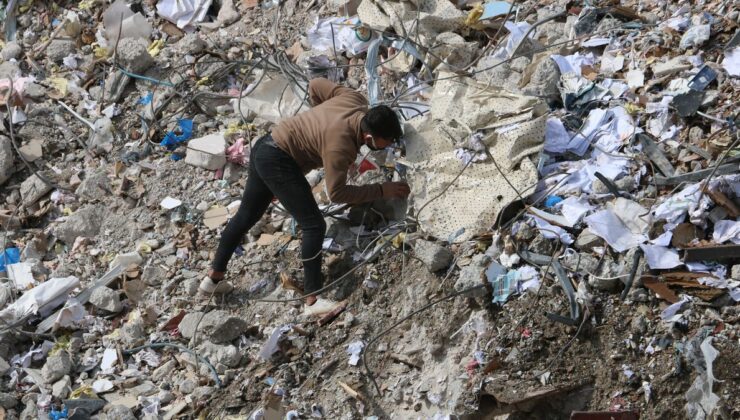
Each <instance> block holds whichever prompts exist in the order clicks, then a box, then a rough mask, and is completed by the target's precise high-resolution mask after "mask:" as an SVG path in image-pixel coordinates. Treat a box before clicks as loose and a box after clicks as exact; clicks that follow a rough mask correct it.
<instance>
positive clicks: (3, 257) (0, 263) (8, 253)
mask: <svg viewBox="0 0 740 420" xmlns="http://www.w3.org/2000/svg"><path fill="white" fill-rule="evenodd" d="M20 260H21V250H20V249H18V248H7V249H6V250H4V251H3V252H2V253H0V271H5V266H6V265H9V264H15V263H17V262H19V261H20Z"/></svg>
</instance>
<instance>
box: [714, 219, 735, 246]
mask: <svg viewBox="0 0 740 420" xmlns="http://www.w3.org/2000/svg"><path fill="white" fill-rule="evenodd" d="M712 240H714V242H716V243H718V244H722V243H725V242H727V241H730V242H732V243H734V244H740V222H739V221H734V220H720V221H719V222H717V223H715V224H714V233H712Z"/></svg>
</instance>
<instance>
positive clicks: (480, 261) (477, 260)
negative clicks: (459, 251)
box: [455, 254, 491, 296]
mask: <svg viewBox="0 0 740 420" xmlns="http://www.w3.org/2000/svg"><path fill="white" fill-rule="evenodd" d="M490 262H491V257H489V256H488V255H486V254H478V255H476V256H474V257H473V260H472V261H471V262H470V264H469V265H467V266H465V267H463V269H462V270H460V275H459V277H458V278H457V281H456V282H455V290H456V291H458V292H459V291H462V290H465V289H468V288H471V287H474V286H480V285H481V284H483V282H484V275H483V272H484V271H485V269H486V268H487V267H488V264H490ZM470 293H471V294H472V295H474V296H484V295H485V294H486V289H485V288H480V289H477V290H475V291H473V292H470Z"/></svg>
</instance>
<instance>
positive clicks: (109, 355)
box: [100, 349, 118, 372]
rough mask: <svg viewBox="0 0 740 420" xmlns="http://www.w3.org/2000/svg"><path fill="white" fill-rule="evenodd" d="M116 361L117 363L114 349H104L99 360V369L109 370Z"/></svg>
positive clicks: (116, 354)
mask: <svg viewBox="0 0 740 420" xmlns="http://www.w3.org/2000/svg"><path fill="white" fill-rule="evenodd" d="M116 363H118V353H117V352H116V349H105V351H103V360H102V361H101V362H100V369H101V370H102V371H104V372H107V371H110V370H111V369H112V368H113V366H115V365H116Z"/></svg>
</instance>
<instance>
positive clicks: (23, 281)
mask: <svg viewBox="0 0 740 420" xmlns="http://www.w3.org/2000/svg"><path fill="white" fill-rule="evenodd" d="M31 268H32V265H31V264H29V263H26V262H22V263H15V264H8V265H6V266H5V270H6V271H7V273H8V278H9V279H10V281H12V282H13V284H14V285H15V288H16V290H26V289H28V288H29V287H31V286H34V285H35V284H36V280H35V279H34V278H33V273H32V272H31Z"/></svg>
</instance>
